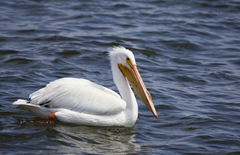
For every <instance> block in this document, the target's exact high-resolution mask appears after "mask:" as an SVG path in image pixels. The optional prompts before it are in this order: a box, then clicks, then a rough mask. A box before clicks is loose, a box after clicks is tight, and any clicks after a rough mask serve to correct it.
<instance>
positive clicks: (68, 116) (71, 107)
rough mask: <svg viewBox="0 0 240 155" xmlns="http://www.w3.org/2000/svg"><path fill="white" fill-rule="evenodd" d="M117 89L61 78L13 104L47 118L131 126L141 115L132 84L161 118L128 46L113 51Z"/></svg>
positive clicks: (111, 56) (115, 48)
mask: <svg viewBox="0 0 240 155" xmlns="http://www.w3.org/2000/svg"><path fill="white" fill-rule="evenodd" d="M109 55H110V60H111V69H112V74H113V80H114V82H115V84H116V86H117V88H118V90H119V92H120V95H121V96H119V95H118V94H117V93H116V92H114V91H112V90H110V89H108V88H106V87H103V86H100V85H98V84H96V83H93V82H91V81H89V80H86V79H79V78H61V79H58V80H55V81H53V82H50V83H49V84H47V85H46V87H44V88H42V89H40V90H38V91H36V92H34V93H32V94H31V95H30V96H29V100H23V99H18V100H17V101H15V102H14V103H13V104H14V105H19V106H20V107H22V108H24V109H26V110H28V111H30V112H32V113H34V114H35V115H37V116H38V117H40V118H42V119H46V120H52V119H57V120H59V121H62V122H69V123H74V124H81V125H91V126H125V127H131V126H133V125H134V124H135V122H136V120H137V117H138V104H137V100H136V98H135V96H134V93H133V91H132V89H131V87H130V85H129V83H130V84H131V85H132V88H133V89H134V90H135V92H136V93H137V95H138V96H139V98H140V99H141V100H142V102H143V103H144V104H145V105H146V106H147V108H148V109H149V110H150V111H151V112H152V113H153V114H154V116H155V117H156V118H157V117H158V115H157V112H156V110H155V107H154V105H153V102H152V98H151V95H150V93H149V92H148V91H147V89H146V87H145V85H144V83H143V80H142V78H141V76H140V74H139V72H138V70H137V67H136V61H135V58H134V55H133V53H132V52H131V51H130V50H128V49H126V48H124V47H114V48H112V49H111V50H110V52H109Z"/></svg>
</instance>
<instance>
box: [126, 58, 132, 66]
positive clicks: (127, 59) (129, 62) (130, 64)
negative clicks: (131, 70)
mask: <svg viewBox="0 0 240 155" xmlns="http://www.w3.org/2000/svg"><path fill="white" fill-rule="evenodd" d="M126 62H127V64H128V65H129V66H130V67H132V66H133V64H132V61H131V59H130V58H129V57H127V58H126Z"/></svg>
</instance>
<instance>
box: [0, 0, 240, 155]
mask: <svg viewBox="0 0 240 155" xmlns="http://www.w3.org/2000/svg"><path fill="white" fill-rule="evenodd" d="M117 45H122V46H125V47H126V48H128V49H130V50H131V51H133V53H134V55H135V58H136V61H137V65H138V69H139V72H140V74H141V76H142V78H143V81H144V82H145V85H146V87H147V89H148V90H149V92H150V93H151V95H152V98H153V102H154V104H155V107H156V110H157V112H158V115H159V118H158V119H155V118H154V116H153V115H152V113H151V112H150V111H149V110H148V109H147V108H146V107H145V105H144V104H143V103H142V102H141V100H140V99H139V98H138V103H139V117H138V120H137V122H136V124H135V125H134V126H133V127H132V128H124V127H89V126H79V125H73V124H67V123H62V122H58V121H54V122H52V123H50V124H46V123H42V124H41V123H31V122H30V121H31V120H34V121H41V119H40V118H38V117H36V116H35V115H33V114H31V113H29V112H28V111H26V110H24V109H21V108H20V107H17V106H14V105H12V102H14V101H16V100H17V99H19V98H25V99H27V98H28V96H29V94H31V93H32V92H34V91H36V90H38V89H40V88H42V87H44V86H45V85H46V84H47V83H48V82H50V81H53V80H56V79H58V78H62V77H76V78H86V79H89V80H91V81H93V82H96V83H98V84H101V85H103V86H106V87H108V88H111V89H112V90H114V91H117V92H118V90H117V88H116V86H115V85H114V82H113V81H112V74H111V70H110V64H109V57H108V52H107V51H108V49H109V48H110V47H112V46H117ZM239 45H240V1H238V0H229V1H221V0H219V1H212V0H201V1H179V0H177V1H176V0H175V1H154V0H151V1H143V0H140V1H131V2H129V1H108V0H105V1H94V0H90V1H77V0H70V1H64V0H61V1H60V0H58V1H57V0H52V1H44V0H22V1H17V0H12V1H1V2H0V153H1V154H16V153H17V154H27V153H28V154H35V153H36V154H55V153H59V154H60V153H63V154H209V155H212V154H240V130H239V127H240V49H239V47H240V46H239Z"/></svg>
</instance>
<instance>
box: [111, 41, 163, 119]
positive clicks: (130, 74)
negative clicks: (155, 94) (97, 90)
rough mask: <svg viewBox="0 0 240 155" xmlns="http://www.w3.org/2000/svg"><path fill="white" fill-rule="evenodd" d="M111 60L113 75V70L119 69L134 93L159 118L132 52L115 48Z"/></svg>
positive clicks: (122, 48)
mask: <svg viewBox="0 0 240 155" xmlns="http://www.w3.org/2000/svg"><path fill="white" fill-rule="evenodd" d="M110 58H111V66H112V71H113V74H114V72H115V71H114V69H113V68H115V69H116V68H118V69H119V71H120V72H121V73H122V75H123V76H124V77H126V78H127V79H128V81H129V83H130V84H131V86H132V88H133V89H134V91H135V92H136V93H137V95H138V97H139V98H140V99H141V100H142V102H143V103H144V104H145V105H146V107H147V108H148V109H149V110H150V111H151V112H152V113H153V115H154V116H155V117H156V118H158V115H157V112H156V109H155V107H154V105H153V102H152V97H151V95H150V93H149V92H148V91H147V89H146V87H145V85H144V83H143V80H142V78H141V76H140V74H139V72H138V70H137V65H136V61H135V58H134V55H133V53H132V52H131V51H130V50H128V49H126V48H124V47H121V46H120V47H114V48H113V49H112V50H111V51H110ZM115 83H116V82H115Z"/></svg>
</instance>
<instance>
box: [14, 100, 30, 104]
mask: <svg viewBox="0 0 240 155" xmlns="http://www.w3.org/2000/svg"><path fill="white" fill-rule="evenodd" d="M12 104H13V105H24V104H28V101H27V100H23V99H18V100H17V101H15V102H13V103H12Z"/></svg>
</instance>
